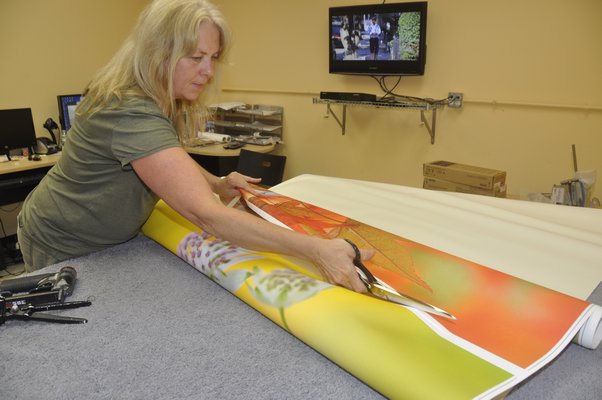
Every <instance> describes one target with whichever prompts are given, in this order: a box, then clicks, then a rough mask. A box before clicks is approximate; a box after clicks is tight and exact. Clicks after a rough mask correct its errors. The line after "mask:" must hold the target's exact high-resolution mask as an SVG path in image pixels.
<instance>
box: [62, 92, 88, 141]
mask: <svg viewBox="0 0 602 400" xmlns="http://www.w3.org/2000/svg"><path fill="white" fill-rule="evenodd" d="M56 98H57V101H58V103H59V123H60V124H61V128H62V129H63V131H64V132H67V131H68V130H69V128H71V124H72V123H73V118H74V117H75V108H76V107H77V105H78V104H79V102H80V101H82V99H83V98H84V97H83V96H82V95H81V94H65V95H59V96H56Z"/></svg>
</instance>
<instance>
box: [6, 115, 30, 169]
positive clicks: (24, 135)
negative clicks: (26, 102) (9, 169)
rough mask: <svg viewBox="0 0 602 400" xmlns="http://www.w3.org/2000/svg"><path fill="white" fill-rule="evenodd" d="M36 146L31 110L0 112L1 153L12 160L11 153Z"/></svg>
mask: <svg viewBox="0 0 602 400" xmlns="http://www.w3.org/2000/svg"><path fill="white" fill-rule="evenodd" d="M35 145H36V130H35V128H34V125H33V116H32V114H31V108H16V109H11V110H0V152H2V153H4V154H6V156H7V157H8V159H9V160H10V151H11V150H14V149H23V148H26V147H27V148H29V149H30V151H31V150H32V149H33V147H34V146H35Z"/></svg>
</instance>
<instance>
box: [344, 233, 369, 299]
mask: <svg viewBox="0 0 602 400" xmlns="http://www.w3.org/2000/svg"><path fill="white" fill-rule="evenodd" d="M345 241H346V242H347V243H349V244H350V245H351V247H352V248H353V251H354V252H355V258H354V259H353V265H355V266H356V268H358V269H359V270H360V271H361V272H362V273H363V274H364V276H362V274H359V276H360V278H362V282H364V284H365V285H366V287H367V288H368V289H370V287H371V286H372V285H373V284H375V283H376V282H377V281H376V278H375V277H374V275H372V272H370V271H369V270H368V268H366V266H365V265H364V263H362V254H361V253H360V249H359V248H358V247H357V246H356V245H355V243H353V242H352V241H351V240H349V239H345ZM364 278H365V279H364Z"/></svg>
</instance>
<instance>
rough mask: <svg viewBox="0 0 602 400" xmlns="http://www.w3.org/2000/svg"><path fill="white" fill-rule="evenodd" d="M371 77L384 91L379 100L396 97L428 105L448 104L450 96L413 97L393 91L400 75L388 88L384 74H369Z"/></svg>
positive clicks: (388, 99) (392, 99)
mask: <svg viewBox="0 0 602 400" xmlns="http://www.w3.org/2000/svg"><path fill="white" fill-rule="evenodd" d="M371 77H372V78H373V79H374V80H376V82H378V84H379V86H380V89H381V90H382V91H383V92H384V93H385V94H384V95H383V96H382V97H381V99H380V100H379V101H392V102H394V101H397V99H403V100H409V101H417V102H423V103H427V104H429V105H433V106H434V105H441V104H449V102H450V100H451V98H450V97H449V96H448V97H446V98H444V99H437V100H435V99H431V98H426V97H415V96H406V95H400V94H397V93H394V90H395V89H396V88H397V86H398V85H399V83H400V82H401V75H398V76H397V82H395V85H394V86H393V87H392V88H391V89H389V88H388V87H387V83H386V82H385V78H386V77H387V76H386V75H383V76H375V75H371Z"/></svg>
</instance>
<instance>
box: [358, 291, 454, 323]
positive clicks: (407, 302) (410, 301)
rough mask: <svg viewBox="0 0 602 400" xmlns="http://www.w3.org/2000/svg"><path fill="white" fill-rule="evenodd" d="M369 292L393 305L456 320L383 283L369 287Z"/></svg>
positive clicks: (443, 311)
mask: <svg viewBox="0 0 602 400" xmlns="http://www.w3.org/2000/svg"><path fill="white" fill-rule="evenodd" d="M370 292H371V293H372V294H373V295H375V296H377V297H379V298H381V299H385V300H388V301H390V302H393V303H397V304H401V305H404V306H408V307H412V308H415V309H417V310H420V311H425V312H427V313H430V314H434V315H438V316H440V317H444V318H448V319H452V320H455V319H456V317H454V316H453V315H452V314H450V313H448V312H447V311H445V310H443V309H441V308H439V307H437V306H434V305H432V304H428V303H425V302H424V301H422V300H418V299H415V298H413V297H411V296H408V295H405V294H401V293H399V292H398V291H396V290H395V289H393V288H390V287H388V285H387V284H385V283H384V282H376V283H373V284H372V285H371V287H370Z"/></svg>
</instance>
